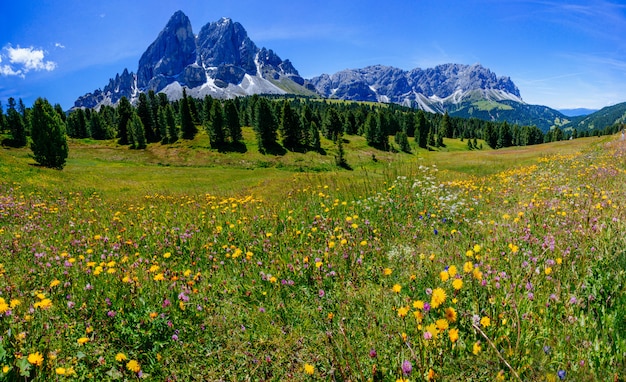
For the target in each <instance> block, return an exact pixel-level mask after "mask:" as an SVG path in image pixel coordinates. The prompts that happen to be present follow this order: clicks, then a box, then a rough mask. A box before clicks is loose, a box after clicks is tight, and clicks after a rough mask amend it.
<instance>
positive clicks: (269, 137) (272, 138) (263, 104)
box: [254, 98, 277, 153]
mask: <svg viewBox="0 0 626 382" xmlns="http://www.w3.org/2000/svg"><path fill="white" fill-rule="evenodd" d="M255 110H256V112H255V118H254V132H255V133H256V138H257V144H258V146H259V152H261V153H266V152H268V151H272V149H273V148H275V146H276V145H277V142H276V130H277V126H276V118H275V117H274V114H273V110H272V107H271V105H270V103H269V101H268V100H267V99H266V98H259V100H258V101H257V102H256V107H255Z"/></svg>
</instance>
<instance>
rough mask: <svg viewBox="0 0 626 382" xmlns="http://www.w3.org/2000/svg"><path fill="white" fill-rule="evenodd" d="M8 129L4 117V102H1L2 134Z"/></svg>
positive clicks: (0, 119)
mask: <svg viewBox="0 0 626 382" xmlns="http://www.w3.org/2000/svg"><path fill="white" fill-rule="evenodd" d="M5 129H6V121H5V119H4V110H3V108H2V102H0V134H1V133H4V130H5Z"/></svg>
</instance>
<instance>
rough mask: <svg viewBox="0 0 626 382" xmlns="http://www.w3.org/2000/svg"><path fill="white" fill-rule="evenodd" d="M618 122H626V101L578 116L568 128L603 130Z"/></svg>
mask: <svg viewBox="0 0 626 382" xmlns="http://www.w3.org/2000/svg"><path fill="white" fill-rule="evenodd" d="M616 123H626V102H622V103H618V104H617V105H613V106H607V107H605V108H602V109H600V110H598V111H596V112H595V113H592V114H589V115H587V116H583V117H578V118H576V119H575V120H574V121H573V122H572V123H571V124H569V125H568V126H566V128H568V129H576V130H578V131H585V130H597V129H600V130H601V129H604V128H605V127H608V126H612V125H614V124H616Z"/></svg>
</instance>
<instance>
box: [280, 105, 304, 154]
mask: <svg viewBox="0 0 626 382" xmlns="http://www.w3.org/2000/svg"><path fill="white" fill-rule="evenodd" d="M279 131H280V135H281V137H282V143H283V146H285V148H287V149H288V150H292V151H293V150H294V149H296V148H297V147H298V146H300V144H301V141H302V137H301V135H302V134H301V131H300V121H299V119H298V115H297V114H296V112H295V111H294V110H293V109H292V108H291V105H290V104H289V101H287V100H285V101H283V107H282V110H281V118H280V126H279Z"/></svg>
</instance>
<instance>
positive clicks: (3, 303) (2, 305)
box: [0, 297, 9, 314]
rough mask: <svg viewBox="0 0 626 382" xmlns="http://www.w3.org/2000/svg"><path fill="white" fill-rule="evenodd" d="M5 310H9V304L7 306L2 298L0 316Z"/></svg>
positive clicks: (0, 299)
mask: <svg viewBox="0 0 626 382" xmlns="http://www.w3.org/2000/svg"><path fill="white" fill-rule="evenodd" d="M7 310H9V304H7V303H6V301H5V300H4V299H3V298H2V297H0V314H4V313H5V312H6V311H7Z"/></svg>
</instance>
